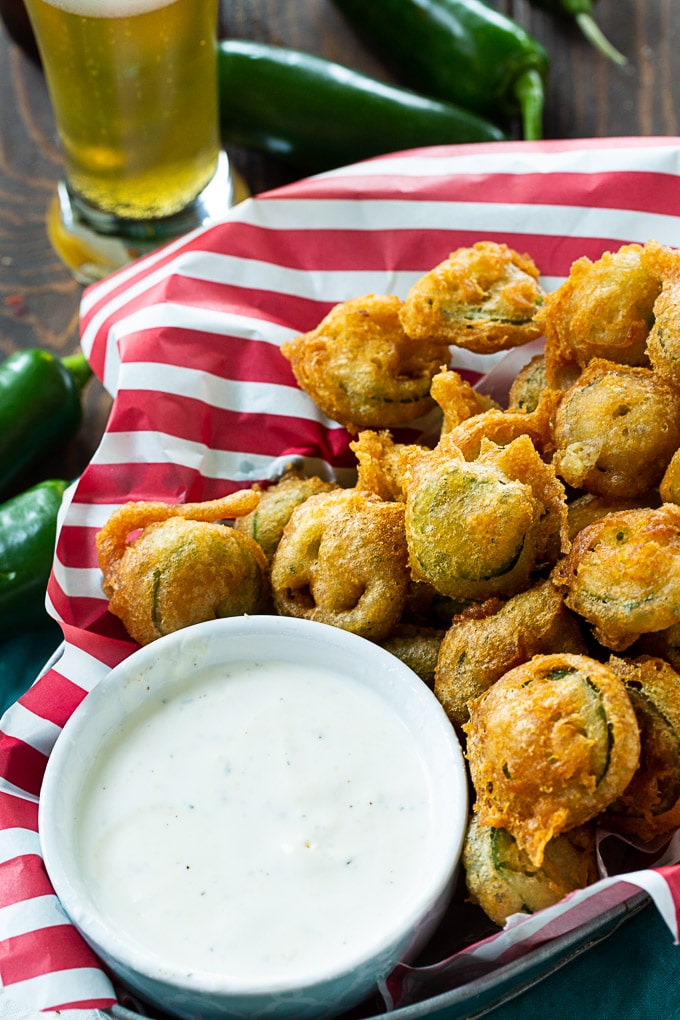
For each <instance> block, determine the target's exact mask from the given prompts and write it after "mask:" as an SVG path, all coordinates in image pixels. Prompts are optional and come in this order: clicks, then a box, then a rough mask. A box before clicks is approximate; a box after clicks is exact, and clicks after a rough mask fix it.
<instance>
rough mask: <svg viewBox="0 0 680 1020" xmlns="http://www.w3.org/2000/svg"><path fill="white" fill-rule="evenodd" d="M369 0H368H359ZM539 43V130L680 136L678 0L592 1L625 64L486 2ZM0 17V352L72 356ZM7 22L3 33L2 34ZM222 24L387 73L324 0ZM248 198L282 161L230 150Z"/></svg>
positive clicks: (30, 84) (73, 458)
mask: <svg viewBox="0 0 680 1020" xmlns="http://www.w3.org/2000/svg"><path fill="white" fill-rule="evenodd" d="M369 2H370V0H369ZM492 6H496V7H497V8H499V9H501V10H503V11H504V12H505V13H506V14H511V15H512V16H513V17H514V18H516V20H517V21H519V22H520V23H521V24H522V25H523V26H524V27H525V28H527V29H528V30H529V31H531V32H532V33H533V34H534V35H535V36H536V37H537V38H538V39H540V41H541V42H542V43H543V45H544V46H545V47H546V49H547V50H548V53H549V55H550V59H551V76H550V79H549V83H548V93H547V102H546V112H545V137H546V138H585V137H614V136H619V135H625V136H630V135H646V136H649V135H675V134H678V133H680V129H679V124H678V120H679V117H680V13H678V11H677V3H676V0H600V2H599V3H598V4H597V5H596V8H595V11H596V15H597V20H598V23H599V24H600V26H601V28H602V29H603V30H604V32H605V33H606V34H607V35H608V37H609V38H610V39H611V41H612V42H613V43H614V44H615V45H616V46H617V47H618V48H619V49H620V50H621V51H622V52H623V53H625V54H626V56H627V57H628V61H629V62H628V64H627V65H626V66H624V67H620V66H616V65H615V64H613V63H611V62H610V61H608V60H606V59H604V58H603V57H601V56H600V55H598V54H597V53H596V52H595V51H594V50H593V49H592V48H591V46H590V45H589V44H588V43H587V42H586V41H585V39H584V38H583V36H582V35H581V33H580V32H579V30H578V29H577V27H576V26H575V25H574V24H573V23H572V22H571V21H570V20H568V19H566V18H559V17H555V16H552V15H550V14H548V13H546V12H545V11H542V10H537V9H536V8H535V7H533V6H532V5H531V4H530V3H529V2H528V0H495V2H493V0H492ZM0 13H3V15H4V18H5V21H4V23H0V97H1V102H0V356H2V357H4V356H6V355H8V354H10V353H11V352H12V351H14V350H16V349H18V348H23V347H31V346H42V347H46V348H48V349H50V350H53V351H55V352H57V353H64V354H66V353H70V352H71V351H73V350H75V349H76V348H77V346H78V339H79V332H78V307H79V299H80V294H81V291H82V288H81V287H80V286H79V285H78V284H77V283H75V282H74V280H73V279H72V278H71V277H70V275H69V273H68V271H67V270H66V269H65V268H64V267H63V265H62V264H61V263H60V261H59V259H58V258H57V257H56V255H55V254H54V253H53V251H52V249H51V247H50V244H49V241H48V239H47V235H46V231H45V211H46V208H47V204H48V202H49V200H50V198H51V196H52V193H53V190H54V187H55V183H56V181H57V180H58V178H59V173H60V166H61V160H60V154H59V148H58V145H57V142H56V140H55V134H54V125H53V119H52V113H51V109H50V104H49V99H48V95H47V91H46V88H45V83H44V79H43V76H42V72H41V70H40V67H39V65H38V64H37V62H36V61H35V60H33V59H31V57H30V56H29V55H28V54H27V51H26V49H25V48H24V47H23V46H21V45H19V44H17V42H16V41H15V37H16V38H19V39H20V40H21V41H22V42H25V36H22V34H21V33H22V20H21V16H22V9H21V5H20V0H2V3H0ZM9 29H11V30H12V32H11V33H10V31H9ZM220 30H221V32H222V34H223V35H229V36H232V37H235V38H244V39H257V40H262V41H266V42H270V43H275V44H278V45H283V46H289V47H294V48H297V49H301V50H305V51H307V52H310V53H318V54H321V55H323V56H326V57H328V58H330V59H333V60H336V61H338V62H340V63H344V64H347V65H349V66H352V67H355V68H358V69H360V70H362V71H364V72H367V73H369V74H372V75H374V76H375V77H379V78H384V79H386V80H390V76H389V74H388V73H387V72H386V71H385V68H384V67H383V66H382V65H381V64H380V63H379V62H378V61H377V60H376V59H375V58H374V57H373V56H372V55H371V54H370V53H369V52H368V51H367V50H366V49H365V48H364V47H363V46H362V45H361V44H360V43H359V42H358V41H357V40H356V38H355V37H354V36H353V34H352V32H351V30H350V29H349V28H348V26H347V25H346V24H345V23H344V22H343V20H342V18H341V16H340V15H339V14H338V13H337V11H336V10H335V8H334V7H333V5H332V4H331V2H330V0H222V5H221V17H220ZM230 156H231V159H232V162H233V164H234V165H235V167H236V168H237V169H238V170H239V171H240V172H241V173H242V174H243V176H244V177H245V179H246V181H247V183H248V185H249V187H250V190H251V192H252V193H253V194H257V193H258V192H261V191H264V190H267V189H269V188H271V187H276V186H278V185H280V184H284V183H286V182H287V181H290V180H293V179H294V177H295V176H296V174H295V172H294V171H291V169H290V168H287V167H283V166H281V165H278V164H276V163H275V162H274V161H273V160H270V159H267V158H265V157H261V156H257V155H254V154H251V153H248V152H245V151H242V150H230ZM109 408H110V401H109V398H108V397H107V395H106V394H105V393H104V392H103V390H102V388H101V387H100V386H99V384H98V382H96V381H95V382H94V383H93V384H91V385H90V387H89V388H88V391H87V395H86V400H85V418H84V422H83V425H82V428H81V431H80V434H79V435H78V437H77V438H76V439H75V440H74V441H72V443H71V444H70V445H69V448H68V450H67V451H66V452H65V454H64V462H63V464H61V463H60V464H59V465H55V470H56V468H57V467H59V468H61V469H63V470H65V471H69V472H70V473H71V474H75V473H77V472H78V471H79V470H81V469H82V468H83V467H84V466H85V464H86V463H87V461H88V460H89V458H90V456H91V454H92V452H93V451H94V450H95V448H96V446H97V444H98V441H99V437H100V435H101V433H102V430H103V429H104V427H105V423H106V418H107V415H108V411H109Z"/></svg>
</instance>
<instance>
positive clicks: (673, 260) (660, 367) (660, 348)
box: [643, 241, 680, 386]
mask: <svg viewBox="0 0 680 1020" xmlns="http://www.w3.org/2000/svg"><path fill="white" fill-rule="evenodd" d="M643 264H644V266H645V268H646V269H647V271H648V272H649V273H651V274H652V275H653V276H655V277H656V278H657V279H658V280H659V281H660V285H661V292H660V294H659V296H658V297H657V299H656V301H655V302H654V325H653V326H652V328H651V330H650V332H649V336H648V337H647V354H648V356H649V360H650V362H651V364H652V367H653V368H654V370H655V371H656V372H658V374H659V375H660V376H662V377H663V378H664V379H667V380H668V381H669V382H671V383H673V385H675V386H680V319H679V316H680V252H678V251H677V250H676V249H674V248H669V247H666V246H664V245H661V244H658V243H657V242H656V241H648V242H647V244H646V245H645V249H644V253H643Z"/></svg>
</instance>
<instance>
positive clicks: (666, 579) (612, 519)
mask: <svg viewBox="0 0 680 1020" xmlns="http://www.w3.org/2000/svg"><path fill="white" fill-rule="evenodd" d="M552 579H553V581H554V583H555V584H556V585H557V586H558V587H559V588H561V589H563V590H564V591H565V601H566V603H567V605H568V606H569V607H570V608H571V609H573V611H574V612H575V613H578V615H579V616H582V617H583V618H584V619H585V620H587V621H588V623H590V624H591V626H592V627H593V631H594V635H595V637H596V638H597V640H598V641H599V642H600V644H602V645H604V646H605V648H609V649H611V650H612V651H614V652H616V651H619V652H620V651H624V650H625V649H626V648H629V647H630V646H631V645H632V644H633V642H634V641H635V640H636V639H637V638H639V637H640V635H641V634H647V633H650V632H654V631H662V630H665V629H666V628H667V627H671V626H673V625H674V624H676V623H679V622H680V507H678V506H675V504H673V503H664V504H662V506H660V507H652V508H644V509H640V510H619V511H617V512H615V513H610V514H607V515H606V516H605V517H602V518H600V519H599V520H597V521H594V522H593V523H592V524H589V525H588V526H587V527H585V528H583V529H582V530H581V531H579V532H578V534H577V535H576V537H575V538H574V541H573V543H572V547H571V550H570V551H569V553H568V554H567V555H566V556H565V557H564V559H562V560H561V561H560V562H559V563H558V564H557V565H556V567H555V568H554V570H553V572H552Z"/></svg>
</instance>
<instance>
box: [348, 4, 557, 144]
mask: <svg viewBox="0 0 680 1020" xmlns="http://www.w3.org/2000/svg"><path fill="white" fill-rule="evenodd" d="M333 3H334V4H335V6H336V7H337V8H338V10H339V11H340V12H341V13H342V14H343V15H344V16H345V17H346V19H347V20H348V22H349V23H350V24H351V26H352V27H353V29H354V30H355V31H356V33H357V34H358V35H359V36H360V37H361V39H362V40H363V41H364V42H365V44H366V45H367V46H368V47H369V48H371V49H372V50H373V51H374V52H375V53H376V54H377V55H378V56H380V57H381V59H384V60H385V62H386V63H389V65H390V66H391V67H392V69H393V70H394V72H395V73H396V75H397V77H398V78H399V80H400V81H403V82H404V84H405V85H407V86H409V87H410V88H414V89H418V90H419V91H421V92H424V93H426V94H427V95H430V96H436V97H437V98H439V99H444V100H446V101H448V102H453V103H459V104H460V105H461V106H462V107H464V108H465V109H469V110H474V111H475V112H476V113H478V114H480V115H481V116H483V117H488V118H489V119H490V120H492V121H496V122H498V121H501V122H502V121H504V120H507V119H508V118H510V117H512V116H515V115H517V114H518V113H519V114H520V115H521V118H522V123H523V135H524V137H525V138H527V139H537V138H541V137H542V134H543V124H542V121H543V104H544V82H545V79H546V77H547V74H548V67H549V61H548V56H547V54H546V51H545V49H544V48H543V46H541V44H540V43H539V42H538V40H536V39H534V38H533V36H531V35H530V34H529V33H528V32H526V31H525V30H524V29H523V28H522V27H521V26H520V25H518V24H517V23H516V22H515V21H513V20H512V19H511V18H508V17H506V16H505V15H504V14H502V13H500V12H499V11H496V10H493V9H492V8H491V7H488V6H487V5H486V4H484V3H482V2H481V0H333Z"/></svg>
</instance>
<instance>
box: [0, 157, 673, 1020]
mask: <svg viewBox="0 0 680 1020" xmlns="http://www.w3.org/2000/svg"><path fill="white" fill-rule="evenodd" d="M483 239H490V240H495V241H502V242H506V243H507V244H509V245H510V246H512V247H514V248H516V249H518V250H520V251H527V252H529V253H530V254H531V255H532V257H533V258H534V260H535V262H536V263H537V265H538V266H539V268H540V270H541V274H542V282H543V284H544V286H545V288H546V289H547V290H552V289H554V288H555V287H556V286H557V285H558V284H559V283H560V282H561V280H563V279H564V278H565V276H566V275H567V274H568V272H569V268H570V266H571V263H572V262H573V261H574V260H575V259H577V258H579V257H580V256H582V255H587V256H589V257H590V258H591V259H596V258H598V257H599V256H600V255H601V254H602V252H603V251H605V250H613V249H616V248H618V247H619V246H620V245H621V244H624V243H627V242H640V243H644V242H645V241H648V240H650V239H655V240H657V241H660V242H661V243H664V244H670V245H675V244H677V243H678V242H679V241H680V139H679V138H658V139H655V138H647V139H631V138H621V139H606V140H593V139H590V140H577V141H554V142H544V143H526V142H502V143H487V144H484V145H462V146H450V147H438V148H433V149H422V150H417V151H415V152H408V153H397V154H394V155H389V156H386V157H381V158H378V159H374V160H370V161H368V162H364V163H361V164H357V165H354V166H350V167H346V168H342V169H339V170H336V171H333V172H331V173H327V174H323V175H320V176H317V177H314V178H310V179H307V180H303V181H300V182H298V183H295V184H292V185H289V186H286V187H283V188H280V189H278V190H276V191H272V192H268V193H266V194H264V195H261V196H259V197H257V198H255V199H251V200H248V201H246V202H244V203H243V204H241V205H239V206H237V207H236V208H235V209H233V210H232V211H231V212H229V213H228V214H227V215H226V218H225V220H224V221H223V222H221V223H219V224H216V225H214V226H212V227H209V228H205V229H202V230H201V231H198V232H196V233H194V234H192V235H189V236H187V237H185V238H183V239H181V240H180V241H179V242H176V243H174V244H172V245H170V246H169V247H167V248H165V249H163V250H162V251H160V252H157V253H155V254H153V255H151V256H148V257H147V258H145V259H142V260H141V261H139V262H137V263H135V264H133V265H132V266H130V267H128V268H126V269H124V270H121V271H119V272H118V273H116V274H114V275H113V276H111V277H109V278H107V279H106V280H104V281H102V282H101V283H99V284H96V285H94V286H92V287H90V288H89V289H88V290H87V291H86V292H85V294H84V296H83V300H82V306H81V342H82V347H83V349H84V351H85V353H86V355H87V357H88V358H89V360H90V363H91V365H92V367H93V369H94V371H95V373H96V374H97V376H98V377H99V378H100V379H101V381H102V382H103V384H104V386H105V387H106V389H107V390H108V391H109V392H110V393H111V394H112V395H113V397H114V401H113V408H112V413H111V417H110V421H109V423H108V426H107V429H106V432H105V434H104V436H103V438H102V441H101V444H100V446H99V448H98V449H97V452H96V454H95V455H94V457H93V459H92V462H91V463H90V465H89V466H88V467H87V469H86V470H85V472H84V473H83V475H82V476H81V477H80V478H79V479H78V480H77V481H76V482H75V483H74V484H73V485H72V486H71V488H70V490H69V492H68V494H67V497H66V500H65V503H64V507H63V510H62V514H61V521H60V529H59V535H58V541H57V547H56V555H55V560H54V567H53V571H52V576H51V579H50V582H49V588H48V599H47V603H48V609H49V611H50V613H51V614H52V615H53V616H54V617H55V618H56V619H57V620H58V622H59V623H60V625H61V627H62V629H63V634H64V643H63V654H62V655H61V656H60V657H59V658H58V660H57V661H56V662H55V663H54V664H53V665H51V666H50V668H48V669H47V670H46V672H44V673H43V674H42V675H41V676H40V677H39V678H38V679H37V680H36V682H35V683H34V684H33V685H32V687H31V688H30V689H29V690H28V691H27V692H26V694H24V695H23V697H21V698H20V699H19V701H18V702H17V703H16V704H14V705H12V706H11V707H10V708H9V709H8V710H7V712H6V713H5V715H4V716H3V718H2V720H1V721H0V731H1V732H0V782H1V783H2V787H1V788H0V845H1V853H0V898H1V902H0V945H1V952H0V984H1V985H2V987H1V988H0V1011H2V1012H3V1015H10V1012H9V1011H10V1010H11V1009H12V1008H14V1009H16V1010H19V1011H20V1010H22V1009H23V1010H25V1011H28V1012H31V1011H33V1012H36V1011H39V1010H46V1011H47V1010H55V1009H57V1008H63V1007H70V1008H72V1009H77V1010H87V1009H94V1008H106V1007H108V1006H110V1005H111V1004H112V1003H114V1001H115V999H116V992H115V990H114V989H113V987H112V985H111V984H110V981H109V978H108V977H107V975H106V974H105V973H104V971H103V970H102V969H101V968H100V966H99V963H98V961H97V959H96V958H95V957H94V956H93V954H92V952H91V951H90V950H89V948H88V947H87V946H86V945H85V944H84V942H83V941H82V939H81V938H80V936H79V935H78V933H77V932H76V931H75V929H74V928H73V927H72V926H71V925H70V923H69V921H68V919H67V917H66V916H65V914H64V912H63V909H62V908H61V906H60V904H59V902H58V900H57V898H56V896H55V895H54V892H53V890H52V888H51V886H50V883H49V880H48V878H47V876H46V873H45V870H44V866H43V863H42V859H41V856H40V848H39V840H38V832H37V810H38V798H39V794H40V784H41V778H42V775H43V771H44V768H45V764H46V761H47V758H48V756H49V753H50V750H51V748H52V746H53V744H54V741H55V740H56V738H57V736H58V734H59V732H60V729H61V727H62V726H63V725H64V723H65V722H66V720H67V719H68V717H69V716H70V714H71V713H72V711H73V710H74V709H75V707H76V706H77V705H78V704H79V702H80V701H81V700H82V699H83V698H84V697H85V696H86V694H87V692H88V691H89V690H91V689H92V688H93V687H94V685H95V684H96V683H97V682H98V680H100V679H101V678H102V677H103V676H104V675H105V674H106V673H107V671H108V670H109V669H111V668H112V667H113V666H115V665H116V664H117V663H118V662H119V661H121V659H123V658H124V657H125V656H127V655H128V654H130V653H131V652H132V651H133V650H134V647H135V646H134V645H133V644H132V643H131V641H130V639H129V638H128V637H127V635H126V634H125V632H124V631H123V629H122V627H121V626H120V624H119V622H118V621H117V620H116V619H115V618H113V617H112V616H111V615H110V614H109V613H108V612H107V604H106V601H105V600H104V598H103V596H102V592H101V587H100V574H99V570H98V567H97V560H96V553H95V535H96V532H97V530H98V528H100V527H101V526H102V525H103V524H104V522H105V521H106V520H107V518H108V517H109V515H110V514H111V512H112V511H113V510H114V509H115V508H116V507H118V506H119V505H121V504H122V503H124V502H126V501H128V500H131V499H136V500H143V499H155V500H158V499H160V500H165V501H169V502H170V501H188V500H192V501H193V500H202V499H211V498H214V497H217V496H219V495H222V494H224V493H226V492H228V491H231V490H233V489H235V488H238V487H242V486H244V485H249V484H251V483H252V482H254V481H257V480H261V479H266V478H272V477H275V476H276V475H277V473H279V472H280V470H281V469H282V467H283V466H284V465H285V464H287V463H288V462H290V461H291V460H292V459H295V458H301V459H302V460H303V461H304V462H305V464H306V466H307V468H308V469H309V470H311V471H314V472H316V473H321V474H325V475H327V476H330V477H335V478H337V479H338V480H339V481H340V482H344V483H351V480H352V466H353V463H354V458H353V455H352V454H351V451H349V449H348V438H349V437H348V436H347V434H346V433H345V431H344V430H343V429H342V428H340V427H339V426H337V425H336V424H334V423H333V422H331V421H328V420H327V419H325V418H324V416H323V415H322V414H321V413H320V412H319V411H318V410H317V409H316V408H315V407H314V406H313V404H312V402H311V400H310V399H309V398H308V397H307V396H306V395H305V394H304V393H302V392H301V391H300V390H299V389H298V388H297V387H296V384H295V381H294V379H293V376H292V373H291V371H290V366H289V364H288V362H287V361H286V360H285V359H284V358H283V356H282V355H281V354H280V352H279V346H280V344H281V343H282V342H283V341H284V340H286V339H288V338H291V337H293V336H295V335H296V334H298V333H299V332H303V331H306V330H308V329H311V328H312V327H314V326H315V325H316V324H317V323H318V322H319V320H320V319H321V318H322V316H323V315H324V314H325V313H326V311H328V309H329V308H330V307H331V306H332V305H333V304H335V303H337V302H338V301H342V300H344V299H347V298H352V297H357V296H360V295H362V294H368V293H395V294H398V295H399V296H402V297H403V296H405V294H406V292H407V290H408V288H409V287H410V286H411V284H412V283H413V282H414V281H415V280H416V279H417V278H418V277H419V276H420V275H422V274H423V273H424V272H426V271H427V270H428V269H430V268H432V267H433V266H434V265H435V264H436V263H437V262H439V261H441V260H442V259H444V258H446V256H447V255H448V254H449V252H450V251H452V250H453V249H454V248H456V247H459V246H461V245H469V244H472V243H474V242H475V241H478V240H483ZM461 354H462V356H461ZM452 365H453V366H454V367H456V368H458V369H459V370H460V371H461V372H463V374H465V375H466V376H467V377H468V378H471V379H473V380H475V381H479V380H483V379H484V377H487V378H486V380H485V381H486V382H487V383H488V385H489V386H491V385H492V384H493V387H494V388H495V389H496V390H501V391H502V390H503V388H504V387H505V388H506V387H507V383H508V378H507V371H506V367H505V366H504V364H503V363H502V362H500V361H494V359H493V358H490V357H484V356H480V355H470V354H465V353H464V352H456V353H455V354H454V355H453V358H452ZM516 370H517V365H516V363H511V374H514V372H515V371H516ZM427 424H428V423H422V427H423V428H426V427H427ZM399 438H404V439H407V440H409V441H413V440H414V439H417V438H418V433H417V432H416V431H414V430H413V429H412V430H410V432H409V434H408V436H406V435H404V436H403V437H401V436H400V437H399ZM677 861H680V841H679V840H678V838H677V837H675V838H674V839H672V840H671V841H670V843H669V844H667V845H664V846H663V847H661V848H660V849H659V851H658V853H657V854H656V855H654V854H649V853H648V854H646V855H645V856H644V857H642V858H640V859H639V860H637V859H636V858H635V856H634V855H629V862H628V864H627V870H626V871H625V872H624V874H623V875H618V876H615V877H608V878H605V879H603V880H602V881H600V882H599V883H597V884H596V885H594V886H592V887H590V888H589V889H587V890H585V891H581V892H578V893H576V894H574V895H573V896H571V897H569V898H567V899H566V900H565V901H563V902H562V903H560V904H558V905H557V906H556V907H554V908H551V909H549V910H544V911H541V912H540V913H538V914H535V915H533V916H531V917H526V918H523V919H520V920H517V919H514V921H513V922H512V923H510V924H509V926H508V927H506V929H505V930H504V931H503V932H501V933H497V934H493V935H491V936H490V937H487V938H484V939H482V940H481V941H477V942H473V944H472V945H466V946H464V947H463V948H462V949H460V950H459V951H457V952H455V953H454V954H453V955H451V956H448V957H446V958H445V959H443V960H435V961H434V962H433V963H432V964H431V965H430V966H428V967H401V968H398V970H397V972H395V973H394V974H393V975H392V976H391V978H390V979H389V980H388V982H387V983H386V984H385V986H384V988H383V997H384V1000H385V1006H386V1007H387V1008H388V1009H395V1008H396V1009H397V1011H398V1012H399V1011H400V1009H401V1008H402V1007H405V1006H407V1005H408V1004H409V1003H417V1002H422V1001H426V1000H428V999H429V998H430V997H431V996H433V995H437V994H439V993H441V992H442V990H444V989H459V990H460V991H461V992H462V993H463V996H464V990H465V986H466V984H467V983H468V982H471V981H473V980H477V979H478V978H479V977H480V975H488V977H489V980H492V979H493V975H494V974H495V973H497V972H498V969H499V968H502V967H503V966H506V965H507V963H508V961H517V960H519V959H522V958H523V957H528V958H529V959H530V958H531V955H532V954H535V953H539V952H541V949H542V947H543V950H544V949H545V947H546V946H547V945H549V944H550V942H551V940H554V939H559V938H564V937H565V936H568V935H569V933H570V932H572V933H578V931H579V930H580V929H581V928H584V927H587V926H588V925H589V924H590V923H592V922H593V921H594V920H595V921H596V920H597V918H598V917H600V916H602V914H603V913H604V912H606V911H608V910H611V909H612V908H615V907H616V906H617V905H618V906H620V905H622V904H623V905H625V904H626V903H627V902H630V901H631V900H632V899H634V898H635V897H637V898H638V900H639V897H640V891H641V890H644V891H646V893H645V895H646V894H648V895H649V896H651V898H652V900H653V901H654V903H655V904H656V906H657V908H658V909H659V911H660V912H661V914H662V916H663V918H664V919H665V921H666V922H667V924H668V927H669V929H670V932H671V937H672V938H674V939H675V940H676V941H677V938H678V916H677V915H678V909H679V908H680V866H678V864H677V863H676V862H677Z"/></svg>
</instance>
